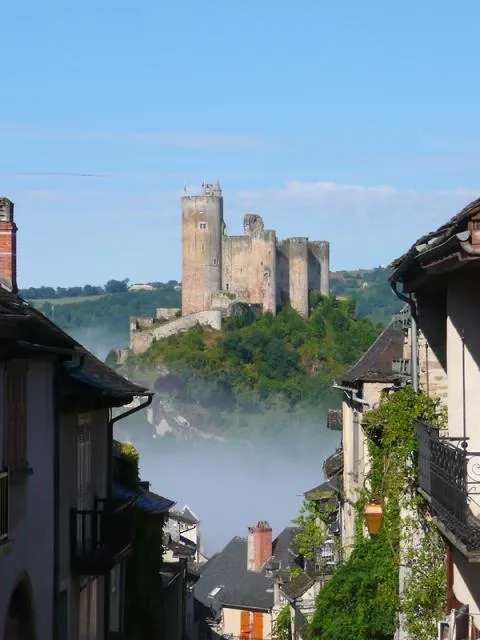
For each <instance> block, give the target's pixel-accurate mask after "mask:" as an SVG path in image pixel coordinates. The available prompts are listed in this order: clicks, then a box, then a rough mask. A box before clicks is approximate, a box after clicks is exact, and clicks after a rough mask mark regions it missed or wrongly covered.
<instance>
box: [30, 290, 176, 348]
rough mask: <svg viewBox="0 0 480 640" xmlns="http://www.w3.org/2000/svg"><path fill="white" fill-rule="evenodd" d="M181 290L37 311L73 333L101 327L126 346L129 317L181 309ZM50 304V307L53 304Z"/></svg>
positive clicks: (107, 297)
mask: <svg viewBox="0 0 480 640" xmlns="http://www.w3.org/2000/svg"><path fill="white" fill-rule="evenodd" d="M180 296H181V293H180V291H176V290H175V288H174V286H170V287H168V286H166V285H165V286H163V287H162V288H160V289H155V290H154V291H126V292H123V293H112V294H110V295H101V296H98V297H96V298H93V299H89V300H85V301H84V302H81V300H82V298H78V300H79V302H78V303H77V304H56V303H55V301H54V300H52V302H45V303H44V304H42V306H41V307H40V311H41V312H42V313H43V314H45V315H46V316H47V318H50V319H51V320H54V321H55V323H56V324H58V325H59V327H61V328H62V329H63V330H64V331H67V332H75V331H77V330H79V329H83V328H87V327H104V328H106V329H108V330H109V331H111V332H112V333H114V334H118V335H119V344H118V345H117V346H119V347H121V346H122V344H128V319H129V317H130V316H152V317H153V316H155V314H156V309H157V307H166V308H172V307H173V308H175V307H179V306H180V303H181V301H180ZM52 303H53V304H52Z"/></svg>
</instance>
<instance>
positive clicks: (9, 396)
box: [3, 360, 28, 471]
mask: <svg viewBox="0 0 480 640" xmlns="http://www.w3.org/2000/svg"><path fill="white" fill-rule="evenodd" d="M4 372H5V373H4V376H5V377H4V431H3V466H4V467H9V468H10V470H11V471H18V470H21V469H25V468H26V467H27V373H28V362H27V361H26V360H11V361H10V362H7V363H6V365H5V369H4Z"/></svg>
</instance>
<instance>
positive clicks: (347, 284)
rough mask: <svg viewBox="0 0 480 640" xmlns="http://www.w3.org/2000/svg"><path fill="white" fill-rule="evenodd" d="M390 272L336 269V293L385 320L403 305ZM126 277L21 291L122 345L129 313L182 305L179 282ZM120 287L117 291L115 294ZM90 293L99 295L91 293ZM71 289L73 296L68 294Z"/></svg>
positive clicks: (68, 321) (361, 314)
mask: <svg viewBox="0 0 480 640" xmlns="http://www.w3.org/2000/svg"><path fill="white" fill-rule="evenodd" d="M388 275H389V273H388V271H387V270H386V269H382V268H377V269H371V270H368V269H364V270H358V271H337V272H333V273H332V274H331V289H332V293H333V294H335V295H337V296H345V297H351V298H353V299H354V300H355V302H356V304H357V307H356V317H358V318H370V319H372V320H373V321H374V322H380V323H382V324H386V323H387V322H388V321H389V319H390V317H391V315H392V313H395V312H396V311H397V310H398V309H399V308H400V306H401V305H400V303H399V301H398V300H397V299H396V298H395V297H394V295H393V294H392V292H391V291H390V288H389V286H388V284H387V279H388ZM127 281H128V280H123V281H117V280H111V281H109V282H108V283H107V284H106V285H105V286H103V287H92V286H91V285H85V286H84V287H71V288H70V289H61V288H56V289H55V288H54V287H41V288H38V289H34V288H29V289H25V290H22V291H21V295H23V297H25V298H26V299H27V300H29V301H30V302H31V303H32V304H35V306H37V307H38V308H39V309H40V310H41V311H42V312H43V313H45V315H47V316H48V317H49V318H52V319H53V320H54V321H55V322H56V323H57V324H59V325H60V326H61V327H62V329H64V330H66V331H69V332H77V331H79V330H84V329H89V328H102V329H103V330H105V331H108V332H109V333H110V334H114V335H115V337H117V336H118V346H124V345H126V344H127V343H128V318H129V317H130V316H134V315H137V316H153V315H155V309H156V308H157V307H179V306H180V303H181V291H179V290H178V286H177V285H178V283H177V282H175V281H170V282H168V283H166V284H162V283H154V284H155V286H157V287H158V288H157V289H155V290H153V291H137V292H129V291H126V286H127V285H126V282H127ZM119 289H120V292H118V293H115V292H112V291H118V290H119ZM92 291H94V292H95V295H88V294H91V292H92ZM69 292H70V293H72V295H70V296H66V295H65V293H69ZM73 294H75V295H73Z"/></svg>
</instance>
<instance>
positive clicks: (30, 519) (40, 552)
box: [0, 360, 54, 638]
mask: <svg viewBox="0 0 480 640" xmlns="http://www.w3.org/2000/svg"><path fill="white" fill-rule="evenodd" d="M0 389H3V366H1V365H0ZM0 397H1V398H2V400H1V401H0V460H1V458H2V457H3V396H0ZM53 452H54V406H53V364H52V363H51V362H49V361H47V360H45V361H42V360H30V362H29V370H28V377H27V456H28V462H29V465H30V467H31V468H32V469H33V474H32V475H31V476H27V477H24V478H23V479H22V481H19V482H12V483H11V485H10V486H11V491H10V532H11V534H10V535H11V543H10V544H8V547H7V546H5V547H4V548H3V549H2V546H0V632H1V633H3V629H4V627H5V620H6V617H7V610H8V606H9V601H10V596H11V595H12V593H13V591H14V589H15V587H16V586H17V584H18V582H19V581H20V579H21V578H22V576H27V578H28V579H29V581H30V583H31V588H32V595H33V603H34V608H35V617H36V628H37V634H38V637H42V638H51V637H53V584H54V583H53V567H54V548H53V543H54V528H53V526H54V461H53Z"/></svg>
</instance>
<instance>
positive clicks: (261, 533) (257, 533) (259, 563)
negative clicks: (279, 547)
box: [247, 520, 272, 571]
mask: <svg viewBox="0 0 480 640" xmlns="http://www.w3.org/2000/svg"><path fill="white" fill-rule="evenodd" d="M271 557H272V527H271V526H270V525H269V524H268V522H266V521H265V520H261V521H260V522H257V526H256V527H249V528H248V550H247V569H248V570H249V571H260V569H261V568H262V567H263V565H264V564H265V562H267V560H268V559H269V558H271Z"/></svg>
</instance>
